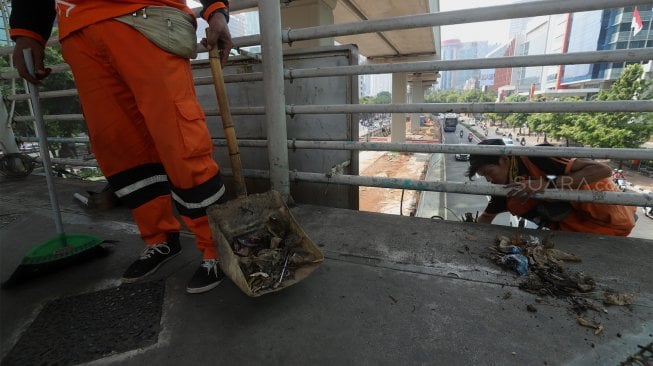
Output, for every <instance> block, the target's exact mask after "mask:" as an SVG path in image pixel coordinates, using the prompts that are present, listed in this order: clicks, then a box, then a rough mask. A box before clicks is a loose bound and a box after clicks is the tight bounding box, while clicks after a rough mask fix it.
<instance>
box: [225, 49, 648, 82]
mask: <svg viewBox="0 0 653 366" xmlns="http://www.w3.org/2000/svg"><path fill="white" fill-rule="evenodd" d="M651 58H653V56H651V49H650V48H649V49H644V48H642V49H629V50H611V51H593V52H574V53H566V54H546V55H530V56H503V57H490V58H478V59H456V60H441V61H417V62H402V63H384V64H368V65H353V66H336V67H319V68H306V69H292V70H286V71H285V72H286V79H291V80H292V79H298V78H310V77H326V76H344V75H368V74H389V73H397V72H434V71H449V70H480V69H495V68H511V67H531V66H551V65H579V64H599V63H605V62H637V61H647V60H650V59H651ZM233 76H239V75H233ZM243 76H245V74H243ZM236 79H237V78H236V77H234V78H233V81H236ZM250 80H251V79H249V80H248V81H250ZM237 81H240V80H237Z"/></svg>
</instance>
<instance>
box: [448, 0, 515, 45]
mask: <svg viewBox="0 0 653 366" xmlns="http://www.w3.org/2000/svg"><path fill="white" fill-rule="evenodd" d="M513 2H514V1H513V0H440V11H441V12H444V11H452V10H459V9H470V8H479V7H487V6H494V5H506V4H511V3H513ZM509 26H510V20H496V21H492V22H481V23H467V24H457V25H446V26H442V27H440V32H441V35H442V36H441V37H442V40H443V41H445V40H447V39H454V38H457V39H460V40H461V41H462V42H473V41H490V43H503V42H506V41H507V40H508V29H509Z"/></svg>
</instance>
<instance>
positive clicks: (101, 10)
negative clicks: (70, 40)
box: [10, 0, 229, 43]
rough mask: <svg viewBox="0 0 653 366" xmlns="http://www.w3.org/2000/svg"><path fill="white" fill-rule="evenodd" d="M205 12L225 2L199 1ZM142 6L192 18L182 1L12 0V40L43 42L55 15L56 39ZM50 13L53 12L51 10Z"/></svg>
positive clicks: (48, 33) (221, 5) (222, 5)
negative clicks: (173, 10)
mask: <svg viewBox="0 0 653 366" xmlns="http://www.w3.org/2000/svg"><path fill="white" fill-rule="evenodd" d="M202 3H203V4H204V8H205V11H203V13H207V14H210V12H212V11H213V10H215V9H218V8H221V7H226V6H228V3H229V2H228V1H202ZM146 6H171V7H174V8H177V9H181V10H183V11H185V12H187V13H188V14H191V15H193V12H192V10H190V9H189V8H188V6H186V2H185V0H93V1H89V0H67V1H63V0H56V1H54V0H52V1H47V0H14V1H12V13H11V19H10V24H11V30H10V35H11V37H12V38H14V37H17V36H28V37H32V38H35V39H37V40H39V41H40V42H42V43H45V42H46V40H47V38H48V37H49V36H50V31H51V29H52V24H53V22H54V18H55V15H56V16H57V17H58V19H59V39H63V38H65V37H66V36H67V35H69V34H70V33H72V32H74V31H76V30H79V29H82V28H84V27H86V26H88V25H91V24H94V23H97V22H99V21H102V20H106V19H111V18H115V17H118V16H120V15H124V14H128V13H132V12H134V11H136V10H138V9H141V8H143V7H146ZM53 10H56V12H55V11H53Z"/></svg>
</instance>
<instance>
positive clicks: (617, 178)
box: [612, 169, 628, 192]
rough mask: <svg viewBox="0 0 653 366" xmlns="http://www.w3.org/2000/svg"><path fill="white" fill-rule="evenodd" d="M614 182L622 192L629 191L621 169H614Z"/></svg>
mask: <svg viewBox="0 0 653 366" xmlns="http://www.w3.org/2000/svg"><path fill="white" fill-rule="evenodd" d="M612 181H613V182H614V184H616V185H617V188H619V190H620V191H622V192H626V190H627V189H628V181H627V180H626V176H625V175H624V171H623V170H621V169H614V170H613V174H612Z"/></svg>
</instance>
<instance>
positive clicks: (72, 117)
mask: <svg viewBox="0 0 653 366" xmlns="http://www.w3.org/2000/svg"><path fill="white" fill-rule="evenodd" d="M448 112H457V113H490V112H495V113H574V112H607V113H611V112H633V113H637V112H653V101H650V100H619V101H601V102H550V103H541V102H524V103H473V102H472V103H412V104H330V105H301V106H297V105H288V106H286V114H287V115H290V116H294V115H296V114H349V113H448ZM204 113H205V114H206V115H207V116H219V115H220V112H219V111H218V110H217V109H206V110H205V111H204ZM231 114H232V115H262V114H265V108H264V107H234V108H232V109H231ZM14 120H15V121H17V122H30V121H34V117H32V116H17V117H14ZM43 120H44V121H45V122H48V121H83V120H84V116H83V115H82V114H81V113H80V114H56V115H45V116H43Z"/></svg>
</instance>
